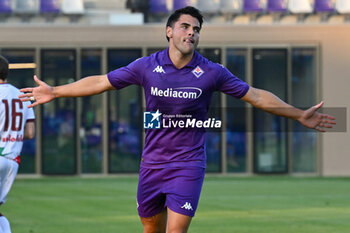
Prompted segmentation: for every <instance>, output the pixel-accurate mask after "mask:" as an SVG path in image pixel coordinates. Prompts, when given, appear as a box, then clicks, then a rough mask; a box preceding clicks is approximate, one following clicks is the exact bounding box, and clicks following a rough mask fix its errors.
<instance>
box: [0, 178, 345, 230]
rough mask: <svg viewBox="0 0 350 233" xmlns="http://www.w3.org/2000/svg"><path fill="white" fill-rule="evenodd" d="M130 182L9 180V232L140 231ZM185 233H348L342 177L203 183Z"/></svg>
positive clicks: (133, 181)
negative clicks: (196, 208) (192, 217)
mask: <svg viewBox="0 0 350 233" xmlns="http://www.w3.org/2000/svg"><path fill="white" fill-rule="evenodd" d="M136 189H137V177H107V178H77V177H75V178H71V177H66V178H40V179H17V180H16V181H15V184H14V186H13V188H12V190H11V192H10V194H9V197H8V200H7V203H6V204H5V205H4V206H2V207H1V212H2V213H3V214H4V215H6V216H7V217H8V219H9V220H10V222H11V226H12V232H13V233H134V232H142V227H141V223H140V222H139V218H138V215H137V211H136V201H135V197H136ZM189 232H192V233H236V232H237V233H255V232H256V233H265V232H266V233H306V232H308V233H347V232H350V178H295V177H274V176H273V177H270V176H268V177H244V178H239V177H210V176H207V177H206V180H205V182H204V186H203V191H202V196H201V199H200V203H199V208H198V210H197V214H196V216H195V218H194V219H193V221H192V224H191V227H190V230H189Z"/></svg>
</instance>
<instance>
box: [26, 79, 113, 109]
mask: <svg viewBox="0 0 350 233" xmlns="http://www.w3.org/2000/svg"><path fill="white" fill-rule="evenodd" d="M34 81H35V82H36V83H37V84H38V86H37V87H30V88H23V89H21V90H20V91H21V92H23V93H25V94H23V95H20V96H19V98H20V99H21V101H30V100H31V99H32V98H33V97H34V99H35V102H34V103H32V104H31V105H29V106H28V107H34V106H37V105H39V104H44V103H48V102H50V101H52V100H53V99H55V98H60V97H80V96H88V95H95V94H99V93H102V92H104V91H107V90H112V89H114V87H113V86H112V84H111V83H110V82H109V80H108V78H107V75H96V76H89V77H86V78H83V79H80V80H78V81H76V82H73V83H70V84H66V85H61V86H55V87H51V86H49V85H48V84H47V83H45V82H43V81H41V80H40V79H38V77H37V76H36V75H34Z"/></svg>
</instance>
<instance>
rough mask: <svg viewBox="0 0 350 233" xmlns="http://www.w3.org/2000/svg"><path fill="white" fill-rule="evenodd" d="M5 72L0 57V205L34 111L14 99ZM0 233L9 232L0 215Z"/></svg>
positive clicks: (32, 131) (29, 133) (5, 63)
mask: <svg viewBox="0 0 350 233" xmlns="http://www.w3.org/2000/svg"><path fill="white" fill-rule="evenodd" d="M8 70H9V64H8V61H7V60H6V59H5V58H4V57H3V56H0V205H1V204H4V203H5V201H6V198H7V194H8V193H9V191H10V189H11V186H12V184H13V181H14V180H15V178H16V175H17V171H18V167H19V164H20V154H21V150H22V146H23V139H26V138H28V139H32V138H33V137H34V134H35V127H34V119H35V117H34V111H33V109H31V108H28V105H29V103H23V102H22V101H21V100H20V99H19V98H18V95H20V91H19V90H18V89H17V88H16V87H14V86H12V85H11V84H9V83H7V76H8ZM2 232H6V233H11V228H10V224H9V222H8V220H7V219H6V217H5V216H3V215H2V214H0V233H2Z"/></svg>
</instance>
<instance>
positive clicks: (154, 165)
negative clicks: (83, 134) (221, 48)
mask: <svg viewBox="0 0 350 233" xmlns="http://www.w3.org/2000/svg"><path fill="white" fill-rule="evenodd" d="M202 23H203V17H202V15H201V14H200V12H199V11H198V10H197V9H196V8H194V7H185V8H182V9H178V10H176V11H175V12H174V13H173V14H172V15H171V16H170V17H169V19H168V22H167V25H166V37H167V39H168V41H169V48H167V49H166V50H163V51H160V52H156V53H154V54H152V55H150V56H148V57H143V58H140V59H138V60H136V61H134V62H132V63H130V64H129V65H128V66H126V67H122V68H120V69H117V70H114V71H112V72H110V73H108V74H106V75H97V76H89V77H86V78H84V79H81V80H79V81H76V82H74V83H70V84H66V85H62V86H55V87H51V86H49V85H47V84H46V83H45V82H43V81H41V80H39V79H38V78H37V77H36V76H34V80H35V82H36V83H37V84H38V87H34V88H24V89H22V90H21V91H22V92H25V94H23V95H21V96H20V98H22V101H29V100H36V102H34V103H32V104H31V105H30V107H34V106H37V105H39V104H44V103H47V102H50V101H52V100H53V99H55V98H60V97H80V96H88V95H94V94H99V93H101V92H104V91H107V90H114V89H117V90H118V89H121V88H124V87H126V86H128V85H131V84H136V85H140V86H142V87H143V88H144V92H145V98H146V109H147V111H156V110H158V111H159V113H162V111H163V113H164V112H167V113H169V114H185V113H187V112H188V111H189V110H190V112H191V113H194V114H196V117H199V118H202V119H205V117H206V113H207V110H208V108H209V104H210V99H211V96H212V93H213V92H214V91H221V92H224V93H226V94H228V95H232V96H233V97H235V98H239V99H241V100H243V101H246V102H248V103H250V104H252V105H253V106H254V107H257V108H260V109H263V110H265V111H267V112H270V113H272V114H276V115H279V116H284V117H288V118H291V119H294V120H297V121H299V122H300V123H301V124H303V125H304V126H306V127H308V128H313V129H316V130H318V131H321V132H323V131H325V128H331V127H332V125H333V124H335V121H334V117H332V116H330V115H327V114H321V113H319V112H317V110H318V109H319V108H320V107H321V106H322V105H323V102H321V103H319V104H317V105H315V106H313V107H311V108H309V109H307V110H300V109H297V108H295V107H293V106H291V105H288V104H287V103H285V102H283V101H282V100H280V99H279V98H278V97H277V96H275V95H273V94H272V93H270V92H268V91H264V90H261V89H257V88H254V87H251V86H249V85H247V84H246V83H245V82H243V81H241V80H240V79H238V78H237V77H235V76H234V75H233V74H231V73H230V72H229V71H228V70H227V69H226V68H225V67H223V66H222V65H220V64H216V63H212V62H210V61H208V60H207V59H206V58H204V57H202V56H201V55H200V54H199V53H197V52H196V51H195V49H196V47H197V45H198V42H199V36H200V31H201V28H202ZM158 111H157V113H158ZM158 116H159V115H155V117H158ZM204 139H205V131H204V130H203V129H196V128H194V129H184V128H162V129H147V130H146V138H145V146H144V150H143V153H142V158H141V164H140V176H139V185H138V192H137V207H138V212H139V215H140V218H141V222H142V224H143V229H144V232H147V233H150V232H168V233H175V232H176V233H177V232H181V233H182V232H187V231H188V228H189V225H190V222H191V219H192V217H193V216H194V214H195V211H196V209H197V205H198V200H199V196H200V192H201V188H202V183H203V179H204V174H205V164H206V155H205V140H204Z"/></svg>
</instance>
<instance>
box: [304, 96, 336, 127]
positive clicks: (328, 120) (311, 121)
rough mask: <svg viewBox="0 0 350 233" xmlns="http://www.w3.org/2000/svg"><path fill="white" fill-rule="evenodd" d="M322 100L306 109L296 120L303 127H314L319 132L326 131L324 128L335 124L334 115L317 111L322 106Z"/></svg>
mask: <svg viewBox="0 0 350 233" xmlns="http://www.w3.org/2000/svg"><path fill="white" fill-rule="evenodd" d="M323 104H324V102H323V101H321V103H319V104H317V105H315V106H313V107H311V108H309V109H307V110H305V111H304V113H303V115H302V116H301V117H300V118H299V119H298V121H299V122H300V123H301V124H302V125H304V126H305V127H308V128H311V129H315V130H317V131H319V132H326V130H325V129H326V128H332V127H333V125H335V124H336V121H335V117H333V116H331V115H328V114H323V113H319V112H317V110H318V109H320V108H321V107H322V106H323Z"/></svg>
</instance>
